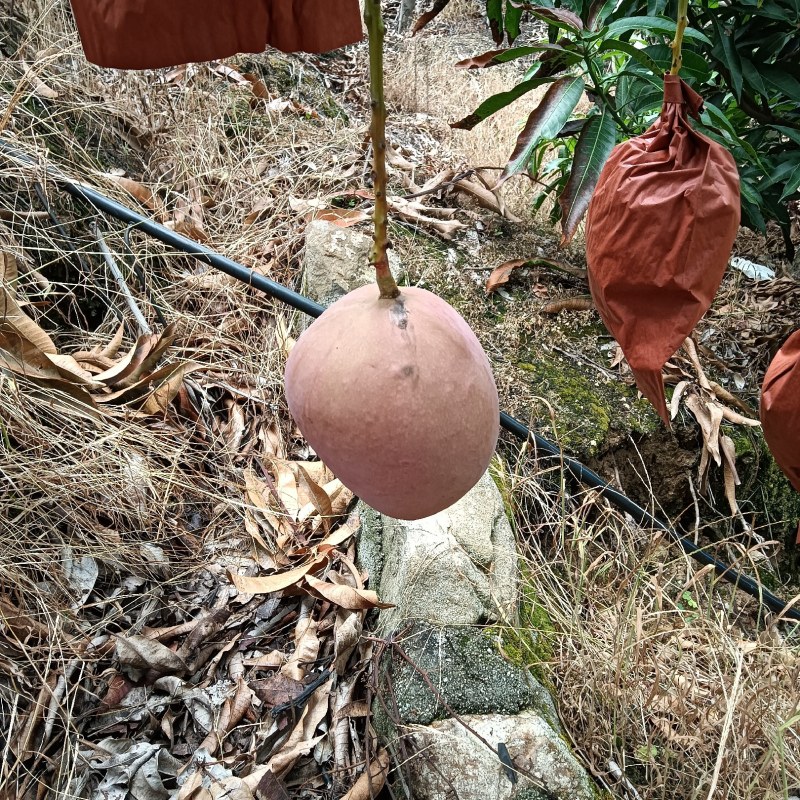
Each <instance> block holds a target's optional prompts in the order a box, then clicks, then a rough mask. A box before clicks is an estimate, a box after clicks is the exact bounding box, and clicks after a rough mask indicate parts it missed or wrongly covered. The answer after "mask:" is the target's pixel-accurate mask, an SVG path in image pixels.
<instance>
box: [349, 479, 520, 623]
mask: <svg viewBox="0 0 800 800" xmlns="http://www.w3.org/2000/svg"><path fill="white" fill-rule="evenodd" d="M362 508H364V507H363V506H362ZM516 558H517V556H516V543H515V541H514V532H513V531H512V530H511V525H510V524H509V522H508V519H507V518H506V515H505V509H504V507H503V500H502V497H501V496H500V492H499V491H498V489H497V487H496V486H495V484H494V481H493V480H492V479H491V477H490V476H489V474H488V473H486V474H484V476H483V477H482V478H481V479H480V481H479V482H478V483H477V485H476V486H475V487H474V488H473V489H472V490H471V491H470V492H468V493H467V494H466V495H465V496H464V497H463V498H461V500H459V501H458V502H456V503H455V504H454V505H452V506H450V508H447V509H445V510H444V511H442V512H440V513H439V514H434V515H433V516H432V517H426V518H424V519H421V520H416V521H406V520H396V519H391V518H390V517H384V516H382V515H379V514H376V513H369V512H368V511H365V513H363V514H362V530H361V535H360V542H359V561H360V563H361V565H362V566H363V567H365V568H366V569H367V571H368V572H369V575H370V587H371V588H372V589H375V590H376V591H377V592H378V595H379V597H380V598H381V599H382V600H383V601H384V602H385V603H393V604H394V605H395V608H392V609H386V610H385V611H383V612H382V613H381V614H380V617H379V621H378V626H377V633H378V635H379V636H385V635H387V634H389V633H390V632H392V631H397V630H399V629H400V628H402V627H403V625H404V623H405V622H406V621H407V620H426V621H427V622H428V623H430V624H431V625H433V626H446V625H455V626H460V625H478V624H486V623H492V622H502V623H506V624H513V623H514V622H515V621H516V606H517V569H516ZM388 564H390V565H391V569H388V568H386V565H388Z"/></svg>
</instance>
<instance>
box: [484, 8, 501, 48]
mask: <svg viewBox="0 0 800 800" xmlns="http://www.w3.org/2000/svg"><path fill="white" fill-rule="evenodd" d="M486 19H488V20H489V27H490V28H491V29H492V39H494V40H495V42H496V43H497V44H502V42H503V0H486Z"/></svg>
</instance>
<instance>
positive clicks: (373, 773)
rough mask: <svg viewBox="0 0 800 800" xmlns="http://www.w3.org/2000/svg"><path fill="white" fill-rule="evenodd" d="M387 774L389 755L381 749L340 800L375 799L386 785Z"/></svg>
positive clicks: (383, 748)
mask: <svg viewBox="0 0 800 800" xmlns="http://www.w3.org/2000/svg"><path fill="white" fill-rule="evenodd" d="M388 773H389V753H388V751H387V750H386V748H385V747H382V748H381V749H380V750H378V752H377V754H376V756H375V758H374V760H372V761H371V762H370V763H369V766H368V767H367V769H366V770H365V771H364V772H363V773H362V774H361V776H360V777H359V779H358V780H357V781H356V782H355V785H354V786H353V788H352V789H351V790H350V791H349V792H348V793H347V794H346V795H344V796H343V797H342V800H371V798H373V797H377V796H378V793H379V792H380V791H381V789H383V786H384V784H385V783H386V776H387V775H388Z"/></svg>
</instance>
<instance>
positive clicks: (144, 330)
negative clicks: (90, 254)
mask: <svg viewBox="0 0 800 800" xmlns="http://www.w3.org/2000/svg"><path fill="white" fill-rule="evenodd" d="M92 230H93V233H94V238H95V241H96V242H97V246H98V247H99V248H100V252H101V253H102V254H103V258H104V259H105V262H106V265H107V266H108V268H109V269H110V270H111V274H112V275H113V276H114V278H115V279H116V281H117V283H118V284H119V288H120V290H121V291H122V294H123V295H124V297H125V300H126V301H127V303H128V308H130V310H131V313H132V314H133V316H134V318H135V319H136V322H137V323H138V324H139V334H140V335H141V336H150V335H151V334H152V333H153V329H152V328H151V327H150V326H149V325H148V324H147V320H146V319H145V318H144V315H143V314H142V312H141V311H140V310H139V306H138V305H137V304H136V300H135V299H134V297H133V295H132V294H131V290H130V289H129V288H128V284H127V283H125V278H124V277H123V276H122V273H121V272H120V271H119V267H118V266H117V262H116V261H114V257H113V256H112V255H111V251H110V250H109V249H108V245H106V243H105V240H104V239H103V235H102V234H101V233H100V229H99V228H98V227H97V225H96V224H95V223H92Z"/></svg>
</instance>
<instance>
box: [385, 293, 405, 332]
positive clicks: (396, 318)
mask: <svg viewBox="0 0 800 800" xmlns="http://www.w3.org/2000/svg"><path fill="white" fill-rule="evenodd" d="M389 313H390V314H391V316H392V322H393V323H394V324H395V325H397V327H398V328H400V330H402V331H404V330H405V329H406V328H407V327H408V311H407V310H406V301H405V300H404V299H403V296H402V295H400V297H397V298H395V300H394V301H393V302H392V307H391V309H390V310H389Z"/></svg>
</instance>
